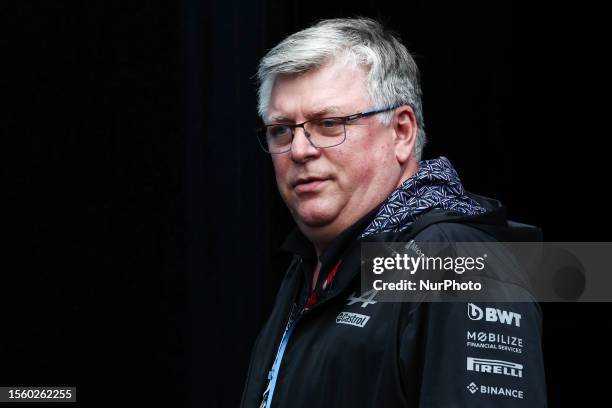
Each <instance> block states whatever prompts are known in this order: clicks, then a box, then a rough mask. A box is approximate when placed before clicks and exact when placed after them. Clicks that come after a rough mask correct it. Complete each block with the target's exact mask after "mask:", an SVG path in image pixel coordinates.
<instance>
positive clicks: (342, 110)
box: [268, 62, 368, 119]
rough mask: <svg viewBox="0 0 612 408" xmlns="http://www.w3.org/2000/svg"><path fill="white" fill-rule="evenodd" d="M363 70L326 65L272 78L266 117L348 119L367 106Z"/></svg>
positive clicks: (340, 64) (365, 78)
mask: <svg viewBox="0 0 612 408" xmlns="http://www.w3.org/2000/svg"><path fill="white" fill-rule="evenodd" d="M366 80H367V71H366V68H365V67H362V66H353V65H350V64H343V63H337V62H335V63H328V64H326V65H323V66H322V67H320V68H317V69H315V70H312V71H308V72H306V73H303V74H299V75H291V76H280V77H278V78H276V80H275V82H274V86H273V87H272V92H271V95H270V104H269V107H268V117H269V118H271V119H277V118H292V119H298V118H306V117H309V116H313V115H315V114H316V113H318V112H319V113H320V112H325V113H329V114H331V113H336V114H338V115H348V114H352V113H355V109H357V110H359V109H364V108H366V107H367V104H368V93H367V86H366Z"/></svg>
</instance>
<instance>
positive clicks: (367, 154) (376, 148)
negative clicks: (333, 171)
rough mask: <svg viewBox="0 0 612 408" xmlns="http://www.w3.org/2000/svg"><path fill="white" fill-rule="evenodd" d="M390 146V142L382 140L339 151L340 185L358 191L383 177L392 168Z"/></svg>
mask: <svg viewBox="0 0 612 408" xmlns="http://www.w3.org/2000/svg"><path fill="white" fill-rule="evenodd" d="M368 137H373V135H368ZM347 147H348V146H347ZM392 148H393V146H392V145H391V144H390V143H384V141H382V143H371V142H370V143H364V145H363V146H359V148H357V146H353V148H352V149H343V150H342V151H339V152H338V153H340V154H341V157H342V159H343V160H342V162H341V163H339V166H338V167H339V171H338V174H340V175H341V177H339V178H340V181H341V185H343V187H345V189H346V190H349V191H358V190H360V189H362V190H363V189H367V188H368V186H370V185H371V183H376V182H377V180H380V179H381V178H384V177H385V174H387V173H388V172H389V171H390V170H392V169H393V164H394V161H393V158H394V152H393V149H392Z"/></svg>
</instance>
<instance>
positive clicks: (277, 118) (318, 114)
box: [270, 106, 342, 122]
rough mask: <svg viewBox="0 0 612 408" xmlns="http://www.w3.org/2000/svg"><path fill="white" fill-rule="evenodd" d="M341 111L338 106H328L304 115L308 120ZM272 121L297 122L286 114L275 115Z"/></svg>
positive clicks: (337, 113)
mask: <svg viewBox="0 0 612 408" xmlns="http://www.w3.org/2000/svg"><path fill="white" fill-rule="evenodd" d="M341 112H342V110H341V109H340V108H339V107H337V106H326V107H324V108H322V109H319V110H317V111H314V112H309V113H307V114H306V115H304V117H305V118H306V120H311V119H317V118H320V117H323V116H326V115H330V114H335V115H339V114H340V113H341ZM270 121H272V122H295V120H294V119H292V118H290V117H288V116H284V115H279V116H273V117H271V118H270Z"/></svg>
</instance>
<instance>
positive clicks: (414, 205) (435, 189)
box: [361, 156, 487, 237]
mask: <svg viewBox="0 0 612 408" xmlns="http://www.w3.org/2000/svg"><path fill="white" fill-rule="evenodd" d="M419 166H420V167H419V171H417V172H416V173H415V174H414V175H413V176H412V177H410V178H409V179H408V180H406V181H405V182H403V183H402V184H401V185H400V186H399V187H398V188H397V189H396V190H394V191H393V192H392V193H391V195H389V197H388V198H387V199H386V200H385V202H384V203H382V204H381V206H380V209H379V211H378V213H377V214H376V216H375V217H374V220H373V221H372V222H371V223H370V225H369V226H368V227H367V228H366V229H365V230H364V232H363V233H362V235H361V236H362V237H365V236H368V235H371V234H375V233H381V232H399V231H402V230H404V229H406V228H407V227H408V226H409V225H410V224H411V223H412V222H414V221H415V220H416V219H417V218H418V217H419V215H421V214H422V213H424V212H426V211H428V210H430V209H432V208H442V209H445V210H452V211H456V212H458V213H461V214H465V215H476V214H481V213H483V212H486V211H487V210H486V209H485V208H484V207H482V206H481V205H480V204H478V202H476V201H475V200H473V199H472V198H470V197H468V196H467V195H466V194H465V190H464V189H463V185H462V184H461V180H459V175H458V174H457V172H456V171H455V168H454V167H453V165H452V164H451V162H450V161H449V160H448V159H447V158H446V157H444V156H440V157H439V158H437V159H432V160H423V161H421V162H420V163H419Z"/></svg>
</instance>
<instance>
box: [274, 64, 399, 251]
mask: <svg viewBox="0 0 612 408" xmlns="http://www.w3.org/2000/svg"><path fill="white" fill-rule="evenodd" d="M366 75H367V73H366V71H365V69H364V68H362V67H358V68H351V67H348V66H346V65H341V64H327V65H324V66H323V67H322V68H319V69H317V70H314V71H311V72H308V73H305V74H302V75H297V76H289V77H280V78H277V80H276V82H275V84H274V87H273V89H272V94H271V98H270V105H269V108H268V118H269V123H278V122H282V123H288V122H289V123H301V122H304V121H306V120H310V119H314V118H317V117H334V116H346V115H351V114H354V113H357V112H363V111H366V110H369V109H373V108H380V107H379V106H371V104H370V103H369V102H368V98H367V90H366ZM395 139H396V138H395V137H394V130H393V126H384V125H382V124H380V122H379V120H378V118H376V116H370V117H366V118H361V119H358V120H356V121H354V122H349V123H348V124H347V126H346V140H345V142H344V143H342V144H340V145H338V146H335V147H331V148H315V147H314V146H312V145H311V144H310V142H309V141H308V140H307V139H306V137H305V135H304V131H303V129H301V128H297V129H295V136H294V139H293V144H292V147H291V150H290V151H289V152H287V153H283V154H276V155H272V161H273V164H274V171H275V173H276V182H277V185H278V189H279V191H280V194H281V196H282V197H283V200H284V201H285V203H286V204H287V206H288V207H289V210H290V211H291V213H292V215H293V218H294V219H295V221H296V222H297V223H298V225H299V226H300V228H301V229H302V231H303V232H304V233H305V234H306V235H315V236H316V235H320V237H319V238H321V239H323V240H326V239H327V240H330V239H333V238H334V237H335V236H336V235H337V234H339V233H340V232H342V231H343V230H344V229H346V228H347V227H348V226H350V225H351V224H353V223H354V222H355V221H357V220H358V219H359V218H361V217H362V216H364V215H365V214H367V213H368V212H369V211H370V210H371V209H373V208H374V207H375V206H376V205H377V204H379V203H380V202H382V201H383V200H384V199H385V198H386V197H387V196H388V194H389V193H390V192H391V191H392V190H393V189H394V188H395V187H396V186H397V184H398V181H399V178H400V177H401V168H400V164H399V163H398V161H397V160H396V157H395ZM315 238H316V239H319V238H317V237H315ZM311 240H312V239H311Z"/></svg>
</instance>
